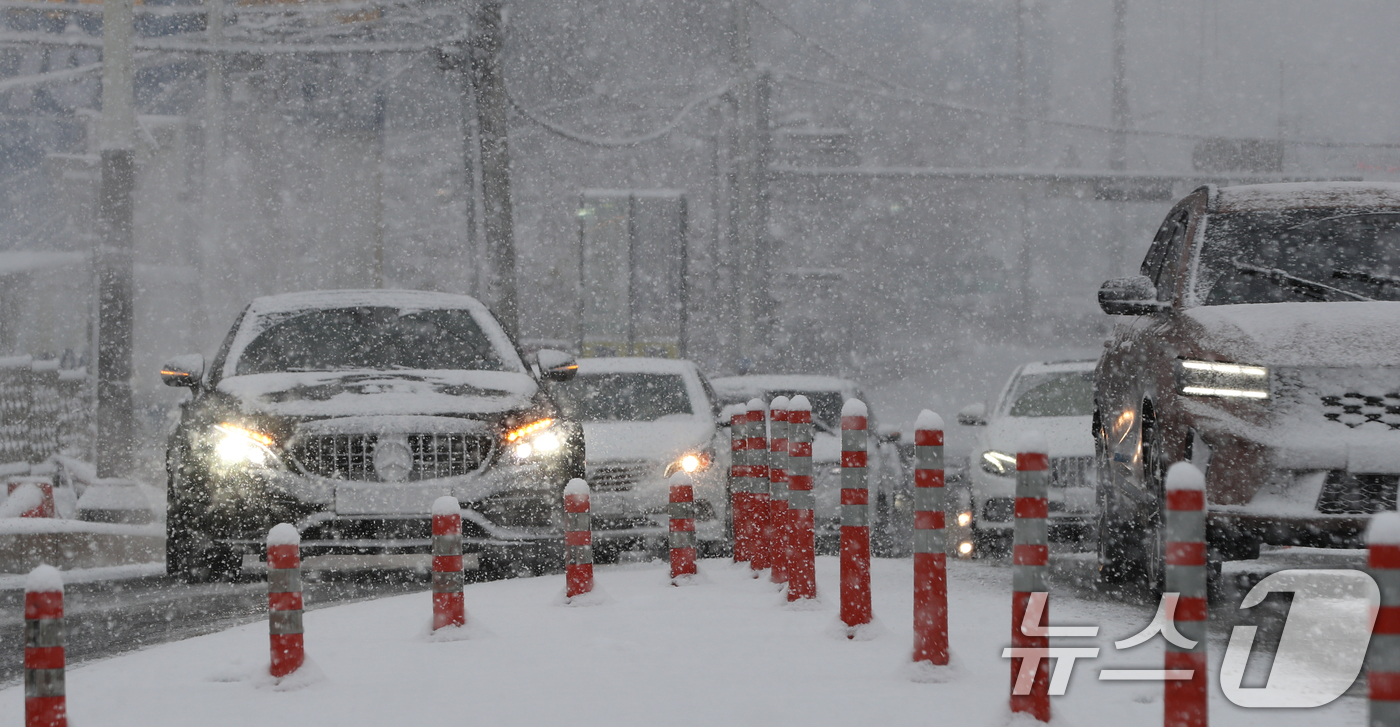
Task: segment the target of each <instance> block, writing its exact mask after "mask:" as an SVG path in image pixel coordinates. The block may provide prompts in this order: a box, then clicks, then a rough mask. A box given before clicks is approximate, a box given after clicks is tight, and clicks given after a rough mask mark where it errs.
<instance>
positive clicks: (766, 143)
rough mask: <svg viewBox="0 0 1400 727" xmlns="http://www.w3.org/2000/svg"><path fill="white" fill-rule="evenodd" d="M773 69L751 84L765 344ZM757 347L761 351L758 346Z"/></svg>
mask: <svg viewBox="0 0 1400 727" xmlns="http://www.w3.org/2000/svg"><path fill="white" fill-rule="evenodd" d="M772 103H773V71H772V69H770V68H766V67H765V68H762V69H760V70H759V71H758V77H757V80H756V82H755V84H754V114H753V125H754V129H753V139H754V155H753V169H754V177H753V178H754V204H753V218H752V221H751V222H752V225H753V241H754V275H753V281H754V282H753V287H752V288H751V290H752V291H753V298H754V311H755V326H756V338H757V340H758V341H760V342H762V343H763V344H766V343H767V342H768V341H770V340H772V338H771V337H772V333H773V323H774V320H773V319H774V314H775V313H776V310H777V303H776V301H774V300H773V296H772V295H770V294H769V290H770V289H771V287H772V277H773V268H774V265H773V240H772V238H770V237H769V236H768V215H769V211H770V210H771V209H772V202H773V199H772V194H771V192H770V183H771V182H772V179H770V178H769V174H768V165H769V164H771V163H772V161H773V123H772V116H773V115H772ZM760 350H762V349H761V348H760Z"/></svg>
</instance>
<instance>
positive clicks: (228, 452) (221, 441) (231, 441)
mask: <svg viewBox="0 0 1400 727" xmlns="http://www.w3.org/2000/svg"><path fill="white" fill-rule="evenodd" d="M273 444H274V442H273V439H272V437H271V436H269V435H267V434H264V433H262V432H259V431H257V430H255V429H248V428H247V427H241V426H239V425H237V424H233V423H231V422H224V423H222V424H219V425H217V426H215V427H214V455H215V457H217V458H218V461H219V464H221V465H223V466H225V467H247V466H252V467H270V466H274V465H276V464H277V463H278V459H277V455H276V453H274V452H273V451H272V446H273Z"/></svg>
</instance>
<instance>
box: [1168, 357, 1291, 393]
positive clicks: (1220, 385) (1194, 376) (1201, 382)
mask: <svg viewBox="0 0 1400 727" xmlns="http://www.w3.org/2000/svg"><path fill="white" fill-rule="evenodd" d="M1176 390H1177V391H1178V392H1180V393H1182V394H1186V395H1189V396H1219V397H1227V398H1244V399H1267V398H1269V370H1268V369H1267V368H1265V367H1263V366H1245V365H1242V364H1234V363H1221V362H1219V361H1192V360H1182V361H1177V362H1176Z"/></svg>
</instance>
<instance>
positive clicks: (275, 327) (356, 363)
mask: <svg viewBox="0 0 1400 727" xmlns="http://www.w3.org/2000/svg"><path fill="white" fill-rule="evenodd" d="M396 369H412V370H431V369H468V370H481V371H504V370H506V366H505V364H504V363H503V362H502V360H501V358H500V355H499V354H498V353H497V351H496V350H495V348H494V347H493V346H492V345H491V341H490V339H488V338H487V337H486V334H484V333H482V331H481V327H480V326H478V325H477V323H476V319H475V318H473V317H472V314H471V312H470V311H466V310H421V309H415V310H399V309H398V308H382V307H376V308H333V309H327V310H312V311H298V312H296V313H291V314H285V315H279V316H277V317H276V318H275V319H274V320H272V321H270V322H268V323H266V324H265V325H264V328H263V331H262V333H260V334H258V337H257V338H255V339H253V341H252V343H250V344H248V347H247V348H245V349H244V350H243V353H242V355H241V356H239V358H238V366H237V368H236V373H238V374H264V373H272V372H277V371H344V370H371V371H391V370H396Z"/></svg>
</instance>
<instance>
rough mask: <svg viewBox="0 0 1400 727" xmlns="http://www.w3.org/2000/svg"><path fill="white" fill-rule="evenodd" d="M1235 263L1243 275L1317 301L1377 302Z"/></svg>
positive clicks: (1267, 269) (1276, 272)
mask: <svg viewBox="0 0 1400 727" xmlns="http://www.w3.org/2000/svg"><path fill="white" fill-rule="evenodd" d="M1233 262H1234V265H1235V269H1236V270H1238V271H1240V272H1242V273H1248V274H1250V275H1258V276H1260V277H1262V278H1264V279H1265V280H1268V281H1269V282H1271V283H1273V284H1274V285H1278V286H1280V287H1284V288H1292V289H1293V290H1296V291H1298V292H1299V293H1302V294H1303V295H1306V296H1309V297H1311V298H1315V299H1317V300H1327V299H1328V297H1329V296H1334V295H1340V296H1343V297H1345V298H1350V299H1351V300H1367V301H1369V300H1375V299H1374V298H1368V297H1366V296H1364V295H1360V294H1357V293H1353V292H1351V291H1349V290H1342V289H1341V288H1334V287H1332V286H1330V285H1327V284H1326V283H1319V282H1317V281H1316V280H1308V279H1307V278H1300V277H1298V276H1297V275H1293V274H1292V273H1289V272H1287V271H1284V270H1280V269H1278V268H1267V267H1263V266H1260V265H1251V264H1249V263H1243V262H1240V260H1239V258H1235V260H1234V261H1233Z"/></svg>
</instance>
